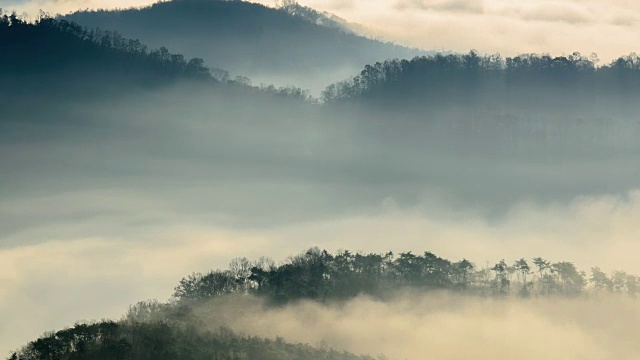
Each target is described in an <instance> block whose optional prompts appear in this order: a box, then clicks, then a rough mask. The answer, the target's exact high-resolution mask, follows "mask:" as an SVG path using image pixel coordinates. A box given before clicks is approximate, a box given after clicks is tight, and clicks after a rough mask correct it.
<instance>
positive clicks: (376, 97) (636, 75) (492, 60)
mask: <svg viewBox="0 0 640 360" xmlns="http://www.w3.org/2000/svg"><path fill="white" fill-rule="evenodd" d="M596 65H597V61H596V59H594V58H592V57H589V58H588V57H585V56H582V55H581V54H579V53H574V54H572V55H569V56H558V57H551V56H549V55H537V54H527V55H520V56H516V57H507V58H502V57H501V56H499V55H491V56H480V55H478V54H477V53H476V52H473V51H472V52H470V53H468V54H465V55H436V56H423V57H416V58H413V59H412V60H389V61H385V62H378V63H375V64H373V65H367V66H365V67H364V69H363V70H362V71H361V72H360V74H358V75H356V76H354V77H351V78H350V79H348V80H345V81H342V82H339V83H336V84H333V85H330V86H329V87H327V89H326V90H325V91H324V93H323V99H324V100H325V101H326V102H347V101H363V102H367V103H371V104H375V103H380V101H382V103H383V104H401V103H410V104H420V105H422V106H433V107H438V106H442V105H452V104H453V105H464V106H469V105H481V106H483V107H491V106H498V107H506V108H519V109H528V108H534V109H537V110H541V109H542V108H544V107H543V106H542V105H546V106H547V109H557V108H558V107H560V108H562V107H572V106H576V105H578V104H580V105H586V106H598V105H601V104H604V105H609V106H611V105H615V104H625V103H627V104H628V103H635V100H634V99H635V98H636V97H637V96H638V95H639V94H640V58H639V57H638V55H636V54H634V53H632V54H630V55H628V56H623V57H620V58H619V59H617V60H615V61H613V62H612V63H610V64H608V65H605V66H600V67H599V66H596Z"/></svg>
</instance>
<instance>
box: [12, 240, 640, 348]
mask: <svg viewBox="0 0 640 360" xmlns="http://www.w3.org/2000/svg"><path fill="white" fill-rule="evenodd" d="M406 290H414V291H422V292H424V296H429V291H432V290H449V291H452V292H459V293H464V294H467V295H474V296H498V297H502V298H504V297H508V296H514V297H516V296H517V297H532V296H536V297H541V296H545V297H546V296H569V297H576V296H587V295H594V294H601V293H617V294H620V296H637V295H638V294H640V277H638V276H635V275H631V274H627V273H625V272H622V271H616V272H614V273H613V274H611V275H608V274H606V273H605V272H603V271H602V270H601V269H600V268H598V267H593V268H591V270H590V272H589V273H588V274H587V273H586V272H584V271H580V270H578V269H577V268H576V266H575V265H574V264H573V263H571V262H568V261H558V262H552V261H548V260H545V259H543V258H540V257H537V258H534V259H531V260H526V259H519V260H515V261H514V262H513V263H510V262H506V261H505V260H501V261H499V262H497V263H495V264H494V265H491V266H486V267H477V266H476V265H474V264H473V263H472V262H470V261H468V260H466V259H462V260H460V261H455V262H454V261H450V260H447V259H444V258H441V257H439V256H437V255H435V254H433V253H431V252H425V253H424V254H422V255H416V254H412V253H411V252H404V253H400V254H397V255H395V254H393V253H391V252H389V253H386V254H374V253H372V254H360V253H351V252H349V251H341V252H338V253H336V254H331V253H329V252H327V251H322V250H320V249H318V248H312V249H309V250H308V251H306V252H303V253H301V254H298V255H296V256H292V257H290V258H289V259H288V260H287V261H285V262H283V263H282V264H280V265H276V264H275V263H274V262H273V260H270V259H268V258H264V257H263V258H260V259H259V260H257V261H249V260H248V259H245V258H241V259H234V260H233V261H232V262H231V264H230V266H229V269H227V270H214V271H211V272H209V273H207V274H192V275H190V276H187V277H185V278H184V279H182V280H181V281H180V283H179V284H178V286H177V287H176V288H175V293H174V296H173V299H171V300H170V301H168V302H166V303H161V302H158V301H157V300H151V301H142V302H139V303H137V304H135V305H132V306H131V307H130V308H129V311H128V312H127V314H126V315H125V316H124V317H123V318H122V319H121V320H120V321H110V320H103V321H101V322H90V323H77V324H76V325H75V326H73V327H71V328H67V329H63V330H60V331H57V332H49V333H46V334H45V335H43V336H42V337H40V338H39V339H37V340H34V341H32V342H30V343H28V344H27V345H25V346H24V347H23V348H21V349H20V350H18V351H16V352H15V353H13V354H12V355H11V356H10V357H9V360H45V359H46V360H51V359H76V360H101V359H105V360H107V359H109V360H143V359H144V360H147V359H148V360H160V359H163V360H173V359H181V360H190V359H194V360H195V359H219V360H227V359H229V360H232V359H233V360H238V359H266V360H270V359H274V360H275V359H285V360H287V359H291V360H293V359H296V360H297V359H300V360H302V359H324V360H373V358H371V357H370V356H368V355H362V356H358V355H354V354H351V353H347V352H338V351H334V350H331V349H328V348H326V347H323V348H320V349H318V348H313V347H311V346H309V345H303V344H288V343H286V342H284V341H283V340H282V339H281V338H275V339H262V338H257V337H253V336H248V335H243V334H237V333H234V332H233V331H232V330H231V329H229V328H228V324H227V323H226V322H225V321H226V320H224V319H225V317H229V316H230V317H233V314H234V311H250V310H249V308H250V307H251V306H252V305H250V304H255V303H256V302H255V300H258V299H259V298H263V299H265V300H266V302H260V301H258V304H259V306H267V307H269V306H281V305H282V304H284V303H287V302H291V301H299V300H308V301H317V302H328V301H343V300H349V299H352V298H354V297H355V296H357V295H362V294H364V295H368V296H372V297H376V298H379V299H382V300H383V301H384V300H385V299H388V298H393V296H394V294H397V293H398V292H399V291H406ZM252 295H254V296H256V297H254V296H252ZM227 297H229V298H227ZM216 298H219V299H218V300H220V301H219V302H216ZM230 304H233V305H230ZM215 313H219V314H218V315H219V316H218V315H216V314H215ZM276 335H278V334H274V336H276Z"/></svg>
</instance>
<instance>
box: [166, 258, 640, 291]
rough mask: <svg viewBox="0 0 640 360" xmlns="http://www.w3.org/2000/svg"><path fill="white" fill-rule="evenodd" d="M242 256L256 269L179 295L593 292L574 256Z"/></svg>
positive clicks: (622, 285)
mask: <svg viewBox="0 0 640 360" xmlns="http://www.w3.org/2000/svg"><path fill="white" fill-rule="evenodd" d="M241 260H242V261H243V263H244V264H245V269H246V268H247V267H248V266H247V265H246V264H252V265H251V266H250V267H251V269H250V271H249V272H246V271H245V272H237V271H232V270H227V271H220V270H216V271H211V272H209V273H208V274H206V275H202V274H192V275H190V276H188V277H185V278H183V279H182V280H181V281H180V284H179V285H178V286H177V287H176V288H175V292H174V297H175V298H176V299H179V300H189V301H193V300H198V299H206V298H211V297H215V296H220V295H225V294H237V293H241V294H246V293H253V294H256V295H260V296H265V297H267V298H268V299H270V300H271V301H273V302H274V303H279V304H281V303H286V302H289V301H296V300H302V299H308V300H316V301H329V300H347V299H350V298H353V297H355V296H357V295H360V294H364V295H369V296H374V297H379V298H384V297H388V296H392V295H393V294H394V293H395V292H397V291H400V290H403V289H417V290H452V291H461V292H466V293H469V294H478V295H483V294H493V295H496V296H508V295H510V294H514V295H519V296H523V297H527V296H531V295H537V296H546V295H562V296H577V295H580V294H583V293H584V292H585V290H586V289H585V286H586V285H587V280H586V274H585V273H584V272H580V271H578V269H577V268H576V266H575V265H574V264H573V263H571V262H567V261H561V262H556V263H551V262H548V261H546V260H543V259H541V258H535V259H533V263H534V264H535V265H536V266H537V268H538V271H537V272H534V271H532V270H531V268H530V267H529V265H528V263H527V261H526V260H525V259H520V260H516V261H515V262H514V264H513V265H509V264H507V262H506V261H504V260H501V261H499V262H498V263H496V264H495V265H494V266H492V267H490V268H489V267H487V268H483V269H478V268H477V267H475V266H474V265H473V264H472V263H471V262H469V261H468V260H466V259H463V260H461V261H459V262H451V261H449V260H447V259H443V258H441V257H439V256H437V255H435V254H433V253H431V252H425V253H424V254H423V255H415V254H412V253H411V252H406V253H400V254H399V255H398V256H394V255H393V253H391V252H389V253H387V254H354V253H351V252H349V251H342V252H339V253H337V254H335V255H333V254H330V253H328V252H327V251H322V250H319V249H318V248H312V249H310V250H308V251H306V252H305V253H302V254H299V255H296V256H294V257H292V258H290V259H289V260H288V261H287V262H285V263H283V264H282V265H280V266H278V267H274V266H268V267H267V266H263V265H262V263H251V262H249V261H248V260H247V259H241ZM236 261H238V260H236ZM263 263H264V262H263ZM593 274H594V275H593V276H592V279H591V282H592V283H593V285H594V288H593V290H595V291H599V290H609V291H612V292H613V291H614V286H613V282H612V281H611V280H608V278H607V275H606V274H604V273H603V272H601V271H600V270H599V269H598V268H594V270H593ZM616 274H617V275H616V276H617V279H618V284H619V285H618V286H617V288H616V289H617V290H616V292H625V293H629V294H632V295H635V294H636V293H637V292H638V289H639V288H640V286H639V285H638V284H640V282H639V280H638V277H636V276H633V275H628V274H626V273H622V272H616ZM603 279H604V280H603Z"/></svg>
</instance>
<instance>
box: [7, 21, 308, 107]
mask: <svg viewBox="0 0 640 360" xmlns="http://www.w3.org/2000/svg"><path fill="white" fill-rule="evenodd" d="M0 42H1V43H2V44H3V46H2V47H1V48H0V82H1V83H2V84H3V86H2V89H1V90H0V92H1V93H2V99H0V102H2V103H6V104H5V106H6V107H7V109H9V108H12V107H18V108H20V107H21V106H22V105H20V104H21V103H24V102H25V101H26V100H29V99H33V98H34V97H35V96H39V97H41V98H42V100H43V101H50V100H53V99H56V98H65V99H67V100H69V101H74V102H77V101H79V100H81V99H85V100H86V99H90V98H94V99H96V98H97V99H104V98H103V96H105V95H107V96H109V97H121V96H124V95H126V94H129V93H131V92H132V91H135V90H136V89H138V90H139V91H144V90H153V89H158V88H162V87H168V86H171V85H175V84H177V83H185V82H188V83H190V84H191V86H193V87H194V88H198V89H199V91H201V92H205V93H206V92H212V91H220V90H221V89H219V86H218V85H221V84H222V85H224V86H223V87H224V90H222V91H223V92H226V93H231V94H234V93H235V94H239V95H241V96H255V95H256V94H258V95H265V94H268V95H275V96H278V97H286V98H294V99H299V100H302V101H307V100H311V98H310V96H309V93H308V91H305V90H303V89H300V88H298V87H295V86H290V85H289V86H280V87H275V86H273V85H265V84H261V85H260V86H254V85H252V83H251V80H250V79H249V78H247V77H243V76H237V77H235V78H232V77H231V76H230V74H229V72H227V71H226V70H223V69H219V68H210V67H207V66H205V65H204V61H203V60H202V59H200V58H192V59H187V58H185V57H184V56H183V55H181V54H174V53H171V52H169V50H168V49H167V48H166V47H160V48H158V49H150V48H149V47H148V46H147V45H145V44H143V43H141V42H140V41H139V40H132V39H127V38H125V37H123V36H122V35H121V34H120V33H118V32H116V31H109V30H101V29H88V28H85V27H81V26H80V25H78V24H76V23H73V22H69V21H66V20H56V19H54V18H52V17H50V16H49V15H48V14H46V13H40V14H39V16H38V18H37V19H36V20H35V21H33V22H27V21H25V20H23V19H22V18H21V17H19V16H17V15H16V14H15V13H11V14H8V13H3V12H2V10H1V9H0ZM211 95H212V96H214V95H215V93H211Z"/></svg>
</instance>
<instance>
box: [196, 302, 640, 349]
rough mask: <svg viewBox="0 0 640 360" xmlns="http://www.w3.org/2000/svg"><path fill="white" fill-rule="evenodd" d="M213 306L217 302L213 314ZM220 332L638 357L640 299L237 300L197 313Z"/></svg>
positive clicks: (318, 341)
mask: <svg viewBox="0 0 640 360" xmlns="http://www.w3.org/2000/svg"><path fill="white" fill-rule="evenodd" d="M212 309H216V310H215V311H212ZM196 316H198V317H199V318H200V319H201V320H202V321H203V322H204V323H205V324H206V325H208V326H209V327H211V328H213V329H215V328H216V327H217V326H220V325H228V326H230V327H231V328H232V329H234V330H236V331H241V332H244V333H247V334H258V335H261V336H266V337H271V338H274V337H275V336H281V337H283V338H284V339H285V340H286V341H291V342H303V343H309V344H313V345H316V346H325V347H330V348H334V349H338V350H347V351H352V352H356V353H364V354H370V355H373V356H377V355H382V354H384V355H385V356H386V358H389V359H423V358H425V357H433V358H446V359H468V358H474V359H481V360H484V359H510V358H518V359H539V358H541V357H542V358H545V359H563V360H564V359H594V360H595V359H603V360H604V359H635V358H636V357H637V353H638V351H640V345H638V343H637V341H636V340H635V334H636V332H637V331H638V330H639V329H638V326H639V325H638V320H639V319H640V304H638V303H637V301H636V300H633V299H629V298H627V297H615V296H605V297H599V298H580V299H531V300H496V299H486V298H475V297H465V296H461V295H452V294H447V293H433V292H431V293H405V294H399V295H398V296H397V297H396V298H394V299H391V300H389V301H385V302H383V301H380V300H373V299H370V298H366V297H361V298H356V299H354V300H351V301H348V302H346V303H341V304H333V305H320V304H317V303H311V302H303V303H298V304H294V305H288V306H285V307H281V308H265V307H264V306H262V305H261V304H260V301H258V300H256V299H246V298H245V299H238V298H233V299H230V301H224V300H221V301H218V302H215V303H209V304H206V305H204V306H202V307H201V308H200V309H199V311H197V312H196Z"/></svg>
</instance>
